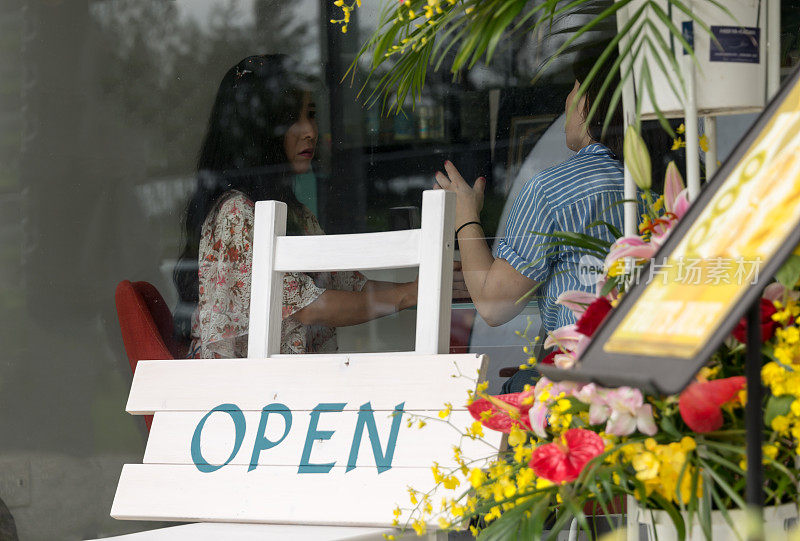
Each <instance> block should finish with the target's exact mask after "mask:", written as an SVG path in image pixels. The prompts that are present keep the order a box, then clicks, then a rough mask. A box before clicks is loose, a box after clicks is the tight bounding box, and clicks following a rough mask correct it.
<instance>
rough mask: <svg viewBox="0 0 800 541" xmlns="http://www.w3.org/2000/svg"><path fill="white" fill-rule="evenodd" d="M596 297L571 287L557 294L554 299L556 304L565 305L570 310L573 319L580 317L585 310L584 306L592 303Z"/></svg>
mask: <svg viewBox="0 0 800 541" xmlns="http://www.w3.org/2000/svg"><path fill="white" fill-rule="evenodd" d="M596 298H597V296H596V295H594V294H592V293H587V292H586V291H578V290H574V289H571V290H569V291H565V292H564V293H562V294H561V295H559V296H558V298H557V299H556V304H560V305H561V306H566V307H567V308H569V309H570V310H572V314H573V315H574V316H575V319H580V318H581V316H582V315H583V313H584V312H585V311H586V308H587V307H588V306H589V305H590V304H592V303H593V302H594V300H595V299H596Z"/></svg>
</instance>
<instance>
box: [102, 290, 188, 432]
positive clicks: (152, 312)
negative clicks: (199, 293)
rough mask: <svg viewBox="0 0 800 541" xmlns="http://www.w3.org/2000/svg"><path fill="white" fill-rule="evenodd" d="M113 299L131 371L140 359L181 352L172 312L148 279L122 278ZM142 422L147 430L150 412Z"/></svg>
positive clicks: (167, 357) (151, 421) (150, 419)
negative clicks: (145, 280) (144, 280)
mask: <svg viewBox="0 0 800 541" xmlns="http://www.w3.org/2000/svg"><path fill="white" fill-rule="evenodd" d="M114 300H115V302H116V305H117V319H119V328H120V331H121V332H122V343H123V344H124V345H125V353H126V354H127V355H128V363H130V365H131V372H132V373H134V374H135V373H136V367H137V366H138V364H139V361H141V360H143V359H172V358H175V357H177V356H179V355H180V350H179V347H178V345H177V342H176V341H175V338H174V326H173V322H172V313H171V312H170V310H169V308H168V307H167V303H166V302H164V298H163V297H162V296H161V294H160V293H159V292H158V290H157V289H156V288H155V286H153V285H152V284H151V283H149V282H131V281H130V280H123V281H121V282H120V283H119V284H117V290H116V291H115V293H114ZM180 356H181V357H182V356H183V355H180ZM144 422H145V425H147V428H148V430H149V429H150V427H151V425H152V423H153V416H152V415H146V416H145V418H144Z"/></svg>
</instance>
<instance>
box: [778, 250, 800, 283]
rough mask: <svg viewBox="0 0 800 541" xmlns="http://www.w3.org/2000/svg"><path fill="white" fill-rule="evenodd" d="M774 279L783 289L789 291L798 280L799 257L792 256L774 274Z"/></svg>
mask: <svg viewBox="0 0 800 541" xmlns="http://www.w3.org/2000/svg"><path fill="white" fill-rule="evenodd" d="M775 279H776V280H778V281H779V282H780V283H781V284H782V285H783V286H784V287H786V288H787V289H791V288H793V287H794V285H795V284H796V283H797V281H798V280H800V255H797V254H792V255H790V256H789V259H787V260H786V262H785V263H784V264H783V266H782V267H781V268H780V269H779V270H778V272H776V273H775Z"/></svg>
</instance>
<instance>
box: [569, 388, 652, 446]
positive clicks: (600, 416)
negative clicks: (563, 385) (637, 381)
mask: <svg viewBox="0 0 800 541" xmlns="http://www.w3.org/2000/svg"><path fill="white" fill-rule="evenodd" d="M575 397H576V398H577V399H578V400H580V401H581V402H583V403H584V404H589V423H590V424H593V425H598V424H601V423H605V422H606V421H607V423H606V432H608V433H609V434H613V435H615V436H629V435H631V434H633V433H634V432H636V430H637V429H638V430H639V432H641V433H642V434H647V435H648V436H652V435H654V434H655V433H656V432H658V428H657V427H656V423H655V419H654V418H653V407H652V406H651V405H650V404H645V403H644V397H643V396H642V393H641V391H639V390H638V389H632V388H630V387H620V388H619V389H613V390H609V389H604V388H602V387H597V386H596V385H594V384H589V385H586V386H584V387H583V388H582V389H581V390H580V391H578V392H577V393H575Z"/></svg>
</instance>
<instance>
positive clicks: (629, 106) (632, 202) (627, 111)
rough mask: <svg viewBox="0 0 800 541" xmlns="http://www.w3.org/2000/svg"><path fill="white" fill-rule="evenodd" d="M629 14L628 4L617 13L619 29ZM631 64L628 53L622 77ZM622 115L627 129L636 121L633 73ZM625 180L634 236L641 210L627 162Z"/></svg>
mask: <svg viewBox="0 0 800 541" xmlns="http://www.w3.org/2000/svg"><path fill="white" fill-rule="evenodd" d="M628 16H629V11H628V6H625V7H623V8H620V10H619V12H618V13H617V29H621V28H622V26H624V25H625V24H626V23H627V21H628ZM628 39H631V38H624V39H621V40H620V42H619V47H620V49H622V48H624V47H626V46H627V40H628ZM630 64H631V60H630V57H629V56H628V55H626V56H625V57H624V58H623V59H622V62H621V64H620V68H619V70H620V77H622V74H623V73H626V72H627V71H628V69H629V66H630ZM631 73H632V72H631ZM622 117H623V126H624V127H625V129H626V130H627V129H628V126H631V125H632V124H633V123H634V122H635V121H636V91H635V89H634V86H633V75H632V74H631V76H630V77H628V79H627V80H626V81H623V83H622ZM624 182H625V184H624V197H625V199H626V201H628V202H626V203H624V210H625V227H624V230H623V233H624V234H625V236H626V237H633V236H636V235H637V234H638V229H639V228H638V224H639V211H638V205H637V201H636V183H635V182H634V180H633V176H632V175H631V171H630V169H629V168H628V165H627V163H626V164H625V181H624Z"/></svg>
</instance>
